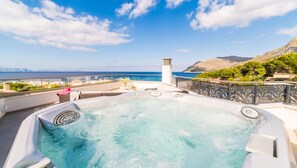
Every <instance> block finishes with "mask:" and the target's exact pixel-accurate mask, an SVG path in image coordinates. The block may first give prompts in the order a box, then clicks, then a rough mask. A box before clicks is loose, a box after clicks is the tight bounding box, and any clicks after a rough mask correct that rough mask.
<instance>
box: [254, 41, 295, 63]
mask: <svg viewBox="0 0 297 168" xmlns="http://www.w3.org/2000/svg"><path fill="white" fill-rule="evenodd" d="M291 52H297V38H293V39H292V40H291V41H290V42H289V43H288V44H287V45H285V46H283V47H281V48H278V49H276V50H272V51H269V52H267V53H265V54H263V55H259V56H256V57H255V58H253V59H252V60H251V61H258V62H263V61H267V60H270V59H273V58H276V57H278V56H282V55H284V54H288V53H291Z"/></svg>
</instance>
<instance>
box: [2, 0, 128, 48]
mask: <svg viewBox="0 0 297 168" xmlns="http://www.w3.org/2000/svg"><path fill="white" fill-rule="evenodd" d="M41 2H42V3H41V7H39V8H30V7H28V6H27V5H25V4H24V3H22V2H21V1H12V0H1V5H0V20H1V22H0V32H2V33H5V34H9V35H11V36H12V37H14V38H15V39H17V40H19V41H20V42H24V43H30V44H40V45H44V46H53V47H57V48H66V49H71V50H82V51H91V50H94V49H92V46H95V45H117V44H122V43H127V42H129V41H130V40H129V39H127V38H128V37H129V36H128V34H126V33H123V32H118V31H116V30H114V31H112V30H111V29H110V25H111V22H110V21H109V20H99V19H98V18H97V17H94V16H91V15H82V14H81V15H76V14H75V12H74V10H73V9H71V8H64V7H61V6H58V5H57V4H55V3H54V2H52V1H51V0H42V1H41Z"/></svg>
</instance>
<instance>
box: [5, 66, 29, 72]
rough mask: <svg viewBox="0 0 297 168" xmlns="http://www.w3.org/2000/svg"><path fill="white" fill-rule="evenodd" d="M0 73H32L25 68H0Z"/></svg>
mask: <svg viewBox="0 0 297 168" xmlns="http://www.w3.org/2000/svg"><path fill="white" fill-rule="evenodd" d="M0 72H32V70H30V69H26V68H3V67H0Z"/></svg>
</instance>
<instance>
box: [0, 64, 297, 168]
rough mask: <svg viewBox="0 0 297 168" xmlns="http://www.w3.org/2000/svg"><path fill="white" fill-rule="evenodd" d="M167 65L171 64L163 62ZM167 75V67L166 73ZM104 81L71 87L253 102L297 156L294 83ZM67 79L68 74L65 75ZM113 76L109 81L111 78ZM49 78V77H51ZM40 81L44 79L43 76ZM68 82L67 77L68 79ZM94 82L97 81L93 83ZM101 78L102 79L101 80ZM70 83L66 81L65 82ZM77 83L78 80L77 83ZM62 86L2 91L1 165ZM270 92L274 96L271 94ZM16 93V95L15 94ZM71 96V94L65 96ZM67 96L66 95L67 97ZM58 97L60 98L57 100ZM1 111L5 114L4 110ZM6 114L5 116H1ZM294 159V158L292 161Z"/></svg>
mask: <svg viewBox="0 0 297 168" xmlns="http://www.w3.org/2000/svg"><path fill="white" fill-rule="evenodd" d="M165 63H166V64H165V66H166V65H170V63H168V62H165ZM166 71H168V69H166V67H165V68H164V67H163V75H165V76H166V75H167V73H166ZM168 73H169V74H170V69H169V72H168ZM75 78H77V79H86V77H75ZM104 78H105V79H104V80H101V79H100V78H96V77H92V76H90V77H87V79H89V80H91V79H96V80H93V81H88V80H81V84H80V85H73V86H72V88H73V89H74V90H79V91H81V94H80V99H84V98H90V97H97V96H104V95H105V96H106V95H112V93H118V92H135V91H144V90H161V91H165V92H184V93H187V92H189V93H190V94H194V95H199V96H200V97H204V96H206V97H213V98H216V99H225V100H224V101H227V100H230V101H235V102H236V101H237V102H240V103H245V104H254V105H255V107H257V108H260V109H264V110H266V111H268V112H269V113H271V114H273V115H275V116H276V117H278V118H279V119H281V120H282V121H283V122H284V124H285V126H286V131H287V134H288V135H289V139H288V140H290V143H289V145H290V146H291V147H292V149H293V152H294V154H295V156H294V157H295V160H296V156H297V153H296V152H297V138H296V137H297V136H296V134H297V123H296V122H295V121H296V118H297V106H296V102H295V100H296V92H295V90H296V85H295V83H271V82H270V83H266V84H263V83H262V84H259V83H258V84H255V83H254V84H253V85H250V84H249V85H242V83H241V84H240V85H239V84H238V83H237V84H236V83H232V84H230V83H228V84H226V83H223V82H219V83H214V82H210V81H193V80H191V79H189V78H184V77H176V76H174V77H173V78H172V77H168V78H164V77H163V78H162V79H163V81H162V82H158V81H135V80H134V81H125V80H124V81H123V80H118V79H115V78H114V77H112V76H111V77H109V79H108V80H107V79H106V76H105V77H104ZM112 78H113V79H112ZM68 79H70V77H69V78H68ZM111 79H112V80H111ZM50 80H52V79H50ZM43 81H46V80H45V79H43ZM68 81H70V80H68ZM95 81H96V82H95ZM98 81H101V82H98ZM102 81H104V82H102ZM68 83H69V82H68ZM76 83H78V82H76ZM64 87H65V86H61V87H60V88H58V89H56V90H50V91H49V90H46V91H44V90H39V91H33V92H30V91H29V92H25V94H24V93H5V96H3V98H2V99H1V100H0V102H2V108H1V109H2V111H1V112H2V113H0V114H2V117H1V116H0V117H1V119H0V134H1V135H2V136H1V137H0V141H1V143H0V145H1V146H0V166H3V165H4V162H5V159H6V157H7V155H8V152H9V150H10V148H11V146H12V143H13V140H14V138H15V135H16V133H17V130H18V129H19V126H20V125H21V122H22V121H23V120H24V119H25V118H26V117H27V116H29V115H30V114H32V113H35V112H36V111H38V110H40V109H43V108H45V107H48V106H51V105H53V104H57V103H59V97H58V96H57V95H56V93H57V91H58V90H61V89H63V88H64ZM264 93H265V94H264ZM272 93H273V95H272ZM16 94H17V95H16ZM67 96H70V95H67ZM68 98H69V97H68ZM60 100H61V99H60ZM3 112H4V113H3ZM4 114H5V115H4ZM294 162H295V161H294Z"/></svg>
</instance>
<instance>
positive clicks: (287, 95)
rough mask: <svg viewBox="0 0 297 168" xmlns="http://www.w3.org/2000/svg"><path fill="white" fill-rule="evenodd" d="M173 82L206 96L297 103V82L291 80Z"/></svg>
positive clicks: (179, 80)
mask: <svg viewBox="0 0 297 168" xmlns="http://www.w3.org/2000/svg"><path fill="white" fill-rule="evenodd" d="M173 84H174V85H175V86H176V87H178V88H182V89H185V90H190V91H193V92H195V93H198V94H201V95H204V96H208V97H214V98H220V99H225V100H231V101H236V102H241V103H246V104H260V103H276V102H281V103H286V104H297V83H296V82H290V81H283V82H236V81H220V80H209V79H189V78H183V77H175V79H174V83H173Z"/></svg>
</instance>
